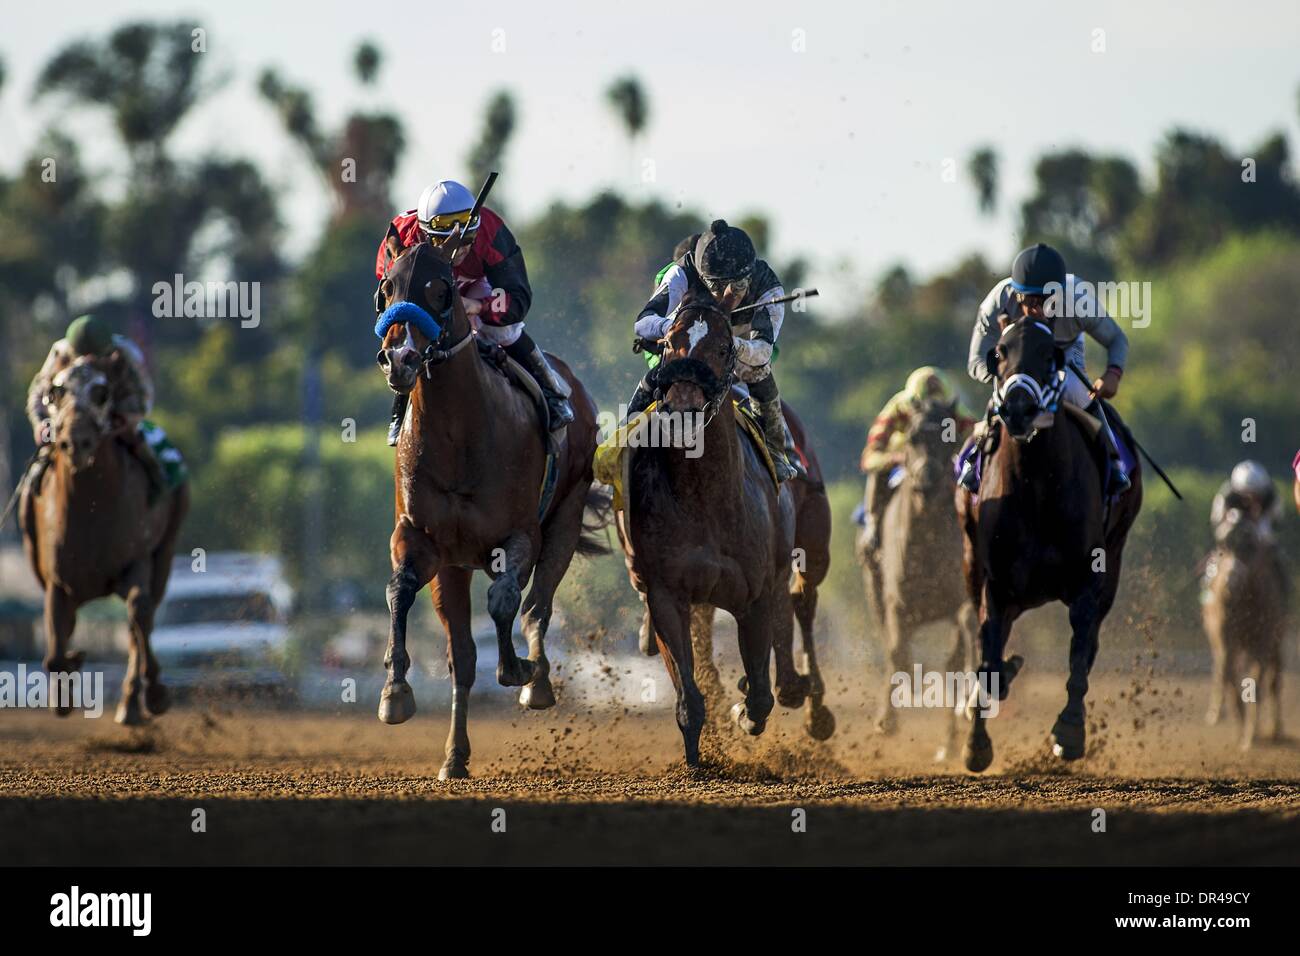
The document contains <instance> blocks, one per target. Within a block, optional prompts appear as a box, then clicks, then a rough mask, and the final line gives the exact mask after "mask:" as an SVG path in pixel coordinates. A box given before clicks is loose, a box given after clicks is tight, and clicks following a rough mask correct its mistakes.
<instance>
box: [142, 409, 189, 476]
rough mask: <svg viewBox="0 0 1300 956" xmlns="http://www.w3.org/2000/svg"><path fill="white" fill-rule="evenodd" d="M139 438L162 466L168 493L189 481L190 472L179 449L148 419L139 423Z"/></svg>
mask: <svg viewBox="0 0 1300 956" xmlns="http://www.w3.org/2000/svg"><path fill="white" fill-rule="evenodd" d="M140 436H141V437H142V438H144V440H145V444H147V445H148V446H149V449H150V451H152V452H153V454H154V457H155V458H157V459H158V463H159V464H160V465H162V470H163V477H164V478H165V479H166V480H167V490H168V491H175V490H176V489H177V488H179V487H180V486H181V485H183V484H185V482H187V481H189V478H190V470H189V468H188V467H186V465H185V459H184V458H183V457H181V452H180V449H179V448H177V447H176V446H175V445H173V444H172V440H171V439H170V438H168V437H167V433H166V432H164V431H163V430H162V429H161V428H160V427H158V426H157V425H156V424H154V423H153V422H151V421H149V420H148V419H144V420H142V421H141V422H140Z"/></svg>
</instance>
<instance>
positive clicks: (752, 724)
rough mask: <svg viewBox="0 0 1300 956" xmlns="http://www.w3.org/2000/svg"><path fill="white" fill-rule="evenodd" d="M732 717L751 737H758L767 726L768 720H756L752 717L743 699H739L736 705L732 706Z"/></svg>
mask: <svg viewBox="0 0 1300 956" xmlns="http://www.w3.org/2000/svg"><path fill="white" fill-rule="evenodd" d="M731 719H732V720H734V721H735V722H736V726H737V727H739V728H740V729H741V730H743V731H744V732H745V733H747V734H749V736H751V737H757V736H758V735H759V734H761V733H762V732H763V730H764V729H765V728H766V727H767V721H766V720H758V721H756V720H751V719H750V716H749V714H748V713H747V712H746V710H745V704H744V702H743V701H737V702H736V704H735V706H733V707H732V708H731Z"/></svg>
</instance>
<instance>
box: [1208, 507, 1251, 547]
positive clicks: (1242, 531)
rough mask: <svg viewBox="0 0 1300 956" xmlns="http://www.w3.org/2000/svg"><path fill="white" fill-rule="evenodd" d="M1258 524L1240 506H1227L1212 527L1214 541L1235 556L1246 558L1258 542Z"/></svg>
mask: <svg viewBox="0 0 1300 956" xmlns="http://www.w3.org/2000/svg"><path fill="white" fill-rule="evenodd" d="M1259 540H1260V534H1259V524H1258V522H1256V521H1255V519H1254V518H1253V517H1252V516H1251V515H1249V514H1247V513H1246V512H1245V511H1243V510H1242V509H1240V508H1229V509H1228V512H1227V514H1225V515H1224V516H1223V520H1222V521H1220V522H1219V523H1218V525H1217V526H1216V527H1215V529H1214V541H1215V543H1216V544H1217V545H1219V547H1221V548H1223V549H1224V550H1225V551H1228V552H1230V553H1232V554H1234V555H1236V556H1237V557H1240V558H1248V557H1249V556H1250V555H1251V554H1253V553H1254V551H1255V548H1256V546H1257V545H1258V544H1259Z"/></svg>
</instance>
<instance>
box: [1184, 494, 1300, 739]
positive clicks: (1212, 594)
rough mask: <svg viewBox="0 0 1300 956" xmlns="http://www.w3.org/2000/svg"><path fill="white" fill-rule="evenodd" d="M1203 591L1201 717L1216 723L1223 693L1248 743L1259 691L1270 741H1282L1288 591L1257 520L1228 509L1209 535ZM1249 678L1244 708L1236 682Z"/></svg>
mask: <svg viewBox="0 0 1300 956" xmlns="http://www.w3.org/2000/svg"><path fill="white" fill-rule="evenodd" d="M1215 538H1216V542H1215V545H1216V547H1215V551H1214V553H1213V554H1212V555H1211V556H1210V559H1209V566H1210V567H1211V568H1212V569H1213V570H1212V571H1208V572H1207V575H1206V576H1207V578H1208V580H1207V582H1206V591H1207V593H1206V595H1205V598H1204V600H1203V602H1202V605H1201V615H1202V619H1203V622H1204V624H1205V635H1206V637H1207V638H1209V641H1210V651H1211V653H1212V654H1213V656H1214V677H1213V679H1212V680H1211V683H1210V708H1209V710H1208V711H1207V712H1206V715H1205V717H1206V721H1207V722H1208V723H1210V724H1217V723H1218V722H1219V718H1220V717H1221V716H1222V714H1223V700H1224V696H1225V694H1226V695H1227V696H1228V697H1229V698H1231V700H1232V702H1233V711H1234V712H1235V713H1236V715H1237V719H1238V720H1239V721H1240V722H1241V748H1242V749H1243V750H1248V749H1250V746H1251V744H1252V743H1253V742H1254V739H1255V731H1256V729H1257V727H1258V726H1259V709H1260V706H1261V705H1262V703H1263V701H1262V700H1261V699H1260V697H1261V696H1262V695H1264V694H1265V693H1267V695H1268V697H1269V703H1270V706H1271V709H1272V721H1273V727H1272V733H1273V739H1274V740H1282V739H1283V732H1282V643H1283V640H1284V638H1285V635H1286V610H1287V609H1286V604H1287V600H1286V592H1285V590H1284V584H1283V582H1282V579H1281V577H1280V576H1279V574H1278V572H1277V565H1276V563H1275V562H1274V559H1273V556H1272V555H1271V554H1269V552H1268V546H1267V544H1266V543H1265V542H1263V541H1261V540H1260V539H1259V526H1258V525H1257V524H1256V523H1255V522H1254V521H1251V520H1249V519H1248V518H1247V517H1246V516H1245V515H1244V514H1243V513H1242V512H1241V511H1240V510H1239V509H1237V508H1233V509H1230V510H1229V511H1228V513H1227V515H1226V516H1225V517H1224V520H1223V522H1222V523H1221V524H1220V526H1219V528H1218V529H1216V533H1215ZM1243 677H1249V678H1251V679H1252V680H1253V681H1254V683H1255V687H1256V691H1257V694H1258V695H1259V696H1257V697H1256V698H1255V700H1254V701H1253V702H1252V703H1251V705H1250V706H1247V705H1246V702H1245V701H1244V700H1243V698H1242V690H1243V688H1242V686H1241V681H1242V678H1243Z"/></svg>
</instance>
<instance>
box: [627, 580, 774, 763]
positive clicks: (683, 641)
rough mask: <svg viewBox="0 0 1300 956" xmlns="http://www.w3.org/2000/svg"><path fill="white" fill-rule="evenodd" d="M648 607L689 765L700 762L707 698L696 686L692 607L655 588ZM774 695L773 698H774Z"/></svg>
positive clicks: (649, 598) (676, 597)
mask: <svg viewBox="0 0 1300 956" xmlns="http://www.w3.org/2000/svg"><path fill="white" fill-rule="evenodd" d="M646 607H648V608H649V609H650V619H651V620H652V621H653V622H654V628H655V634H656V636H657V637H658V639H659V652H660V655H661V656H662V657H663V659H664V664H665V666H667V668H668V676H669V677H671V678H672V682H673V687H674V688H675V689H676V691H677V708H676V713H677V727H678V729H679V730H680V731H681V732H682V743H683V745H684V746H685V749H686V765H687V766H689V767H694V766H696V765H697V764H698V763H699V762H700V733H701V732H702V731H703V730H704V714H705V708H704V695H703V694H701V693H700V688H699V686H698V685H696V683H695V657H694V653H693V651H692V648H691V606H690V603H689V602H688V601H687V600H686V599H685V598H682V597H679V596H678V595H676V594H673V593H670V592H669V591H667V590H665V589H663V588H654V587H651V589H650V591H649V593H648V594H647V595H646ZM770 696H771V695H769V697H770Z"/></svg>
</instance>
